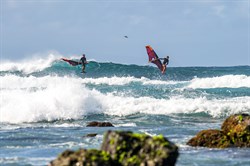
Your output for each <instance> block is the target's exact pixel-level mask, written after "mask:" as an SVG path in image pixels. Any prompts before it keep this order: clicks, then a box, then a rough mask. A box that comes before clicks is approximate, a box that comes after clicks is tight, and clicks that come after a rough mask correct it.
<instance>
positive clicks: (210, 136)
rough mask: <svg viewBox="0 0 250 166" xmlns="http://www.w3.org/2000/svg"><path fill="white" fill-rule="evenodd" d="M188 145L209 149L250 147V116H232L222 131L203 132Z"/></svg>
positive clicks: (210, 130)
mask: <svg viewBox="0 0 250 166" xmlns="http://www.w3.org/2000/svg"><path fill="white" fill-rule="evenodd" d="M187 145H190V146H201V147H209V148H229V147H250V115H248V114H236V115H232V116H230V117H228V118H227V119H226V120H225V121H224V122H223V124H222V126H221V130H213V129H209V130H202V131H200V132H199V133H198V134H197V135H196V136H195V137H193V138H192V139H190V140H189V141H188V142H187Z"/></svg>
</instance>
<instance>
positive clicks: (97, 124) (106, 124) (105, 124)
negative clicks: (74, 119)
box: [87, 121, 114, 127]
mask: <svg viewBox="0 0 250 166" xmlns="http://www.w3.org/2000/svg"><path fill="white" fill-rule="evenodd" d="M87 127H114V126H113V125H112V123H110V122H97V121H93V122H90V123H88V124H87Z"/></svg>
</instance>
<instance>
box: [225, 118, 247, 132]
mask: <svg viewBox="0 0 250 166" xmlns="http://www.w3.org/2000/svg"><path fill="white" fill-rule="evenodd" d="M221 130H223V131H224V132H225V133H226V134H227V133H228V132H236V133H237V132H250V115H248V114H236V115H232V116H230V117H228V118H227V119H226V120H225V121H224V123H223V124H222V126H221Z"/></svg>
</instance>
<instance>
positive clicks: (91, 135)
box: [83, 133, 97, 137]
mask: <svg viewBox="0 0 250 166" xmlns="http://www.w3.org/2000/svg"><path fill="white" fill-rule="evenodd" d="M95 136H97V133H89V134H87V135H85V136H83V137H95Z"/></svg>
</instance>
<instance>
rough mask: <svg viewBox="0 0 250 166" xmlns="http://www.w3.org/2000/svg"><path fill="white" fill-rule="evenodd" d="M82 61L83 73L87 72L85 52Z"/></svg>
mask: <svg viewBox="0 0 250 166" xmlns="http://www.w3.org/2000/svg"><path fill="white" fill-rule="evenodd" d="M80 62H81V64H82V73H85V65H86V64H87V63H88V62H87V59H86V57H85V54H82V57H81V59H80Z"/></svg>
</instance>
